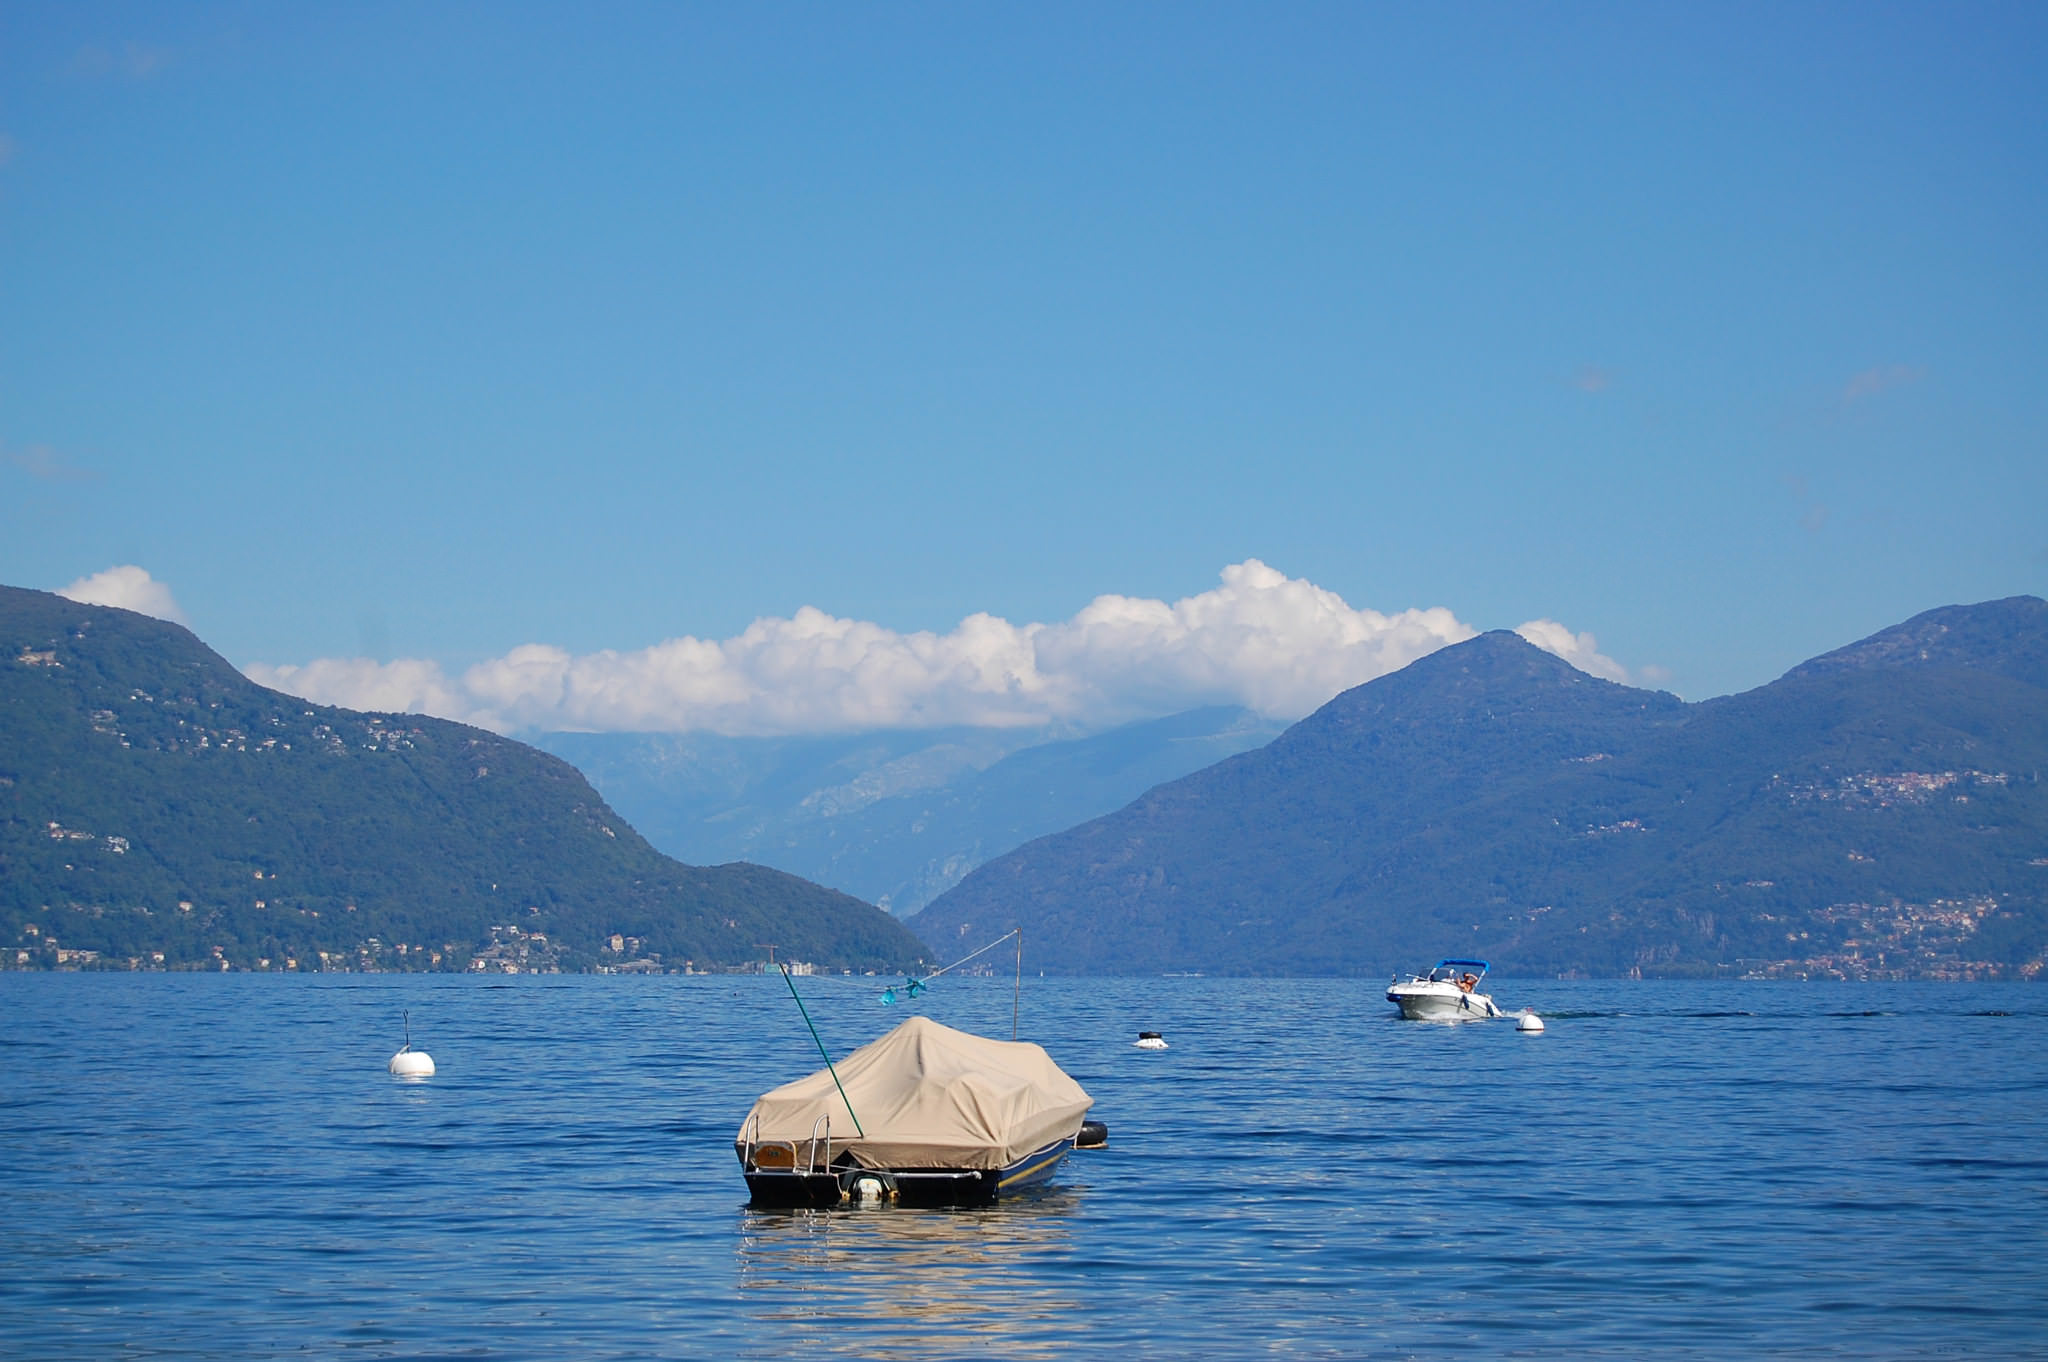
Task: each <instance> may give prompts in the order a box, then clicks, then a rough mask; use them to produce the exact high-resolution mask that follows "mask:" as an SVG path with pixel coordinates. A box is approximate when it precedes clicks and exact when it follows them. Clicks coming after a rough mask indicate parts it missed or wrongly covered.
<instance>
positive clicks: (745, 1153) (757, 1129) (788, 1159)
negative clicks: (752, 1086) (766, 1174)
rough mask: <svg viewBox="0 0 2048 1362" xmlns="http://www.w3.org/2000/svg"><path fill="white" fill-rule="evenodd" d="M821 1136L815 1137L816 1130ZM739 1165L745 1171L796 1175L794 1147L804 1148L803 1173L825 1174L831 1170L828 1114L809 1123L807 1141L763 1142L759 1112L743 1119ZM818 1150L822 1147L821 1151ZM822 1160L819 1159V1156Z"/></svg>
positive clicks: (830, 1131) (830, 1125)
mask: <svg viewBox="0 0 2048 1362" xmlns="http://www.w3.org/2000/svg"><path fill="white" fill-rule="evenodd" d="M821 1129H822V1130H823V1132H824V1134H823V1135H822V1136H821V1135H820V1134H819V1131H820V1130H821ZM740 1144H741V1150H740V1162H741V1163H742V1164H743V1165H744V1166H745V1167H747V1168H750V1169H753V1168H765V1169H770V1170H773V1171H776V1172H780V1171H783V1170H785V1169H786V1170H788V1171H789V1172H792V1173H794V1172H796V1171H797V1166H796V1156H797V1147H798V1146H799V1145H802V1146H804V1147H805V1151H806V1157H805V1159H804V1167H803V1171H804V1172H805V1173H807V1174H811V1173H829V1172H831V1171H832V1117H831V1114H830V1113H826V1114H823V1115H820V1116H819V1117H818V1119H817V1120H815V1121H813V1122H811V1138H810V1139H808V1140H764V1139H762V1138H761V1115H760V1113H759V1112H756V1113H754V1115H752V1116H750V1117H748V1118H747V1125H746V1129H744V1130H742V1131H741V1132H740ZM821 1147H822V1148H821ZM821 1153H822V1154H823V1157H822V1158H821V1157H820V1154H821Z"/></svg>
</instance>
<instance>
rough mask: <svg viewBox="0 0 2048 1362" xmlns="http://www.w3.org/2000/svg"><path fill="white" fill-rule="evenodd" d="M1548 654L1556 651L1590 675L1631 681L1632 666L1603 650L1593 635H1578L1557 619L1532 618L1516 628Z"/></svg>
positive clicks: (1517, 631) (1623, 682)
mask: <svg viewBox="0 0 2048 1362" xmlns="http://www.w3.org/2000/svg"><path fill="white" fill-rule="evenodd" d="M1515 632H1516V633H1518V634H1520V635H1521V636H1522V637H1523V638H1524V639H1526V640H1528V641H1529V642H1530V643H1533V644H1535V645H1536V646H1537V647H1539V648H1541V649H1542V650H1543V651H1544V652H1546V653H1555V654H1557V655H1558V656H1559V657H1561V658H1563V659H1564V660H1565V661H1567V662H1569V663H1571V664H1572V665H1573V666H1574V667H1577V668H1578V669H1579V670H1580V671H1582V672H1585V673H1586V674H1587V675H1589V676H1599V677H1605V678H1606V679H1607V680H1609V681H1619V682H1621V683H1622V684H1624V685H1626V684H1627V683H1628V668H1626V667H1624V666H1622V665H1621V664H1620V663H1619V662H1616V661H1615V660H1614V659H1613V658H1611V657H1608V656H1606V655H1604V654H1603V653H1601V651H1600V643H1599V640H1597V639H1595V638H1594V637H1593V636H1592V635H1591V634H1575V633H1573V632H1572V631H1571V630H1569V629H1567V628H1565V627H1564V626H1563V625H1562V624H1559V623H1558V622H1557V621H1556V620H1530V621H1529V622H1528V623H1527V624H1524V625H1522V626H1521V627H1519V628H1518V629H1516V630H1515Z"/></svg>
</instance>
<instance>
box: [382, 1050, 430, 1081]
mask: <svg viewBox="0 0 2048 1362" xmlns="http://www.w3.org/2000/svg"><path fill="white" fill-rule="evenodd" d="M391 1073H392V1075H393V1076H394V1077H397V1078H432V1077H433V1076H434V1057H433V1056H432V1055H429V1054H424V1053H422V1052H421V1051H418V1050H414V1049H410V1048H407V1049H404V1050H400V1051H399V1052H398V1053H397V1054H395V1055H393V1056H392V1057H391Z"/></svg>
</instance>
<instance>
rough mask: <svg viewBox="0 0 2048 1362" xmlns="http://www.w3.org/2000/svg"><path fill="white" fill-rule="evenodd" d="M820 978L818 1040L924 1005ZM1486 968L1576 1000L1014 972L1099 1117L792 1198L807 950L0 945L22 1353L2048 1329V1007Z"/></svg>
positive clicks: (1564, 1345) (1405, 1350)
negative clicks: (430, 968) (581, 970)
mask: <svg viewBox="0 0 2048 1362" xmlns="http://www.w3.org/2000/svg"><path fill="white" fill-rule="evenodd" d="M799 983H800V986H801V987H802V988H803V990H804V994H805V999H806V1002H807V1003H809V1005H810V1007H811V1011H812V1014H813V1015H814V1016H815V1017H816V1019H817V1021H818V1024H819V1028H820V1030H821V1031H822V1033H823V1034H824V1037H825V1039H826V1041H827V1043H828V1044H830V1045H831V1046H832V1047H833V1050H834V1053H835V1055H838V1054H843V1053H845V1052H846V1051H847V1050H849V1049H851V1048H852V1047H853V1046H855V1045H857V1044H859V1043H861V1042H863V1041H865V1040H868V1039H870V1038H872V1037H873V1036H874V1035H876V1034H878V1033H879V1032H880V1031H881V1030H883V1029H885V1028H886V1027H887V1026H888V1025H890V1024H892V1023H893V1022H894V1021H896V1020H898V1019H899V1018H900V1016H901V1015H902V1009H901V1007H900V1005H899V1006H898V1007H896V1008H885V1007H883V1006H881V1005H880V1004H879V1002H878V994H879V987H878V986H875V984H874V981H864V982H862V983H859V984H856V983H853V982H851V981H834V980H822V979H821V980H806V981H799ZM1496 996H1497V997H1498V998H1499V999H1500V1000H1501V1002H1502V1003H1503V1004H1505V1005H1509V1006H1521V1005H1533V1006H1535V1007H1536V1008H1537V1009H1538V1010H1539V1011H1541V1012H1543V1013H1544V1014H1545V1016H1546V1017H1547V1019H1548V1021H1549V1029H1548V1030H1547V1032H1546V1033H1544V1034H1543V1035H1540V1036H1525V1035H1518V1034H1517V1033H1516V1032H1515V1030H1514V1029H1513V1027H1512V1025H1511V1024H1508V1023H1499V1022H1496V1023H1482V1024H1472V1025H1467V1026H1462V1027H1447V1026H1430V1025H1421V1024H1413V1023H1404V1022H1399V1021H1396V1020H1392V1019H1391V1016H1390V1014H1391V1012H1392V1009H1391V1008H1390V1007H1389V1006H1388V1005H1387V1004H1386V1003H1385V1002H1384V1001H1382V999H1381V996H1380V988H1379V987H1378V986H1376V985H1374V984H1372V983H1367V982H1357V981H1328V980H1300V981H1286V982H1246V981H1234V980H1221V979H1151V980H1117V981H1107V982H1105V981H1081V980H1057V981H1055V980H1029V981H1027V982H1026V985H1025V989H1024V993H1023V1034H1024V1035H1025V1037H1026V1038H1027V1039H1035V1040H1038V1041H1039V1042H1041V1043H1042V1044H1044V1045H1045V1046H1046V1047H1047V1048H1048V1049H1049V1050H1050V1051H1051V1052H1052V1054H1053V1056H1054V1058H1056V1059H1057V1060H1059V1061H1060V1063H1061V1064H1062V1065H1064V1066H1065V1067H1066V1069H1067V1070H1068V1071H1069V1072H1070V1073H1072V1074H1073V1075H1074V1076H1075V1077H1076V1078H1078V1079H1079V1080H1080V1081H1081V1083H1082V1085H1083V1086H1084V1087H1086V1088H1087V1089H1088V1091H1089V1092H1090V1093H1091V1094H1093V1095H1094V1097H1095V1099H1096V1108H1095V1111H1096V1115H1097V1116H1099V1117H1100V1118H1101V1119H1103V1120H1105V1121H1106V1122H1107V1123H1108V1124H1109V1127H1110V1146H1109V1148H1108V1149H1105V1150H1102V1151H1098V1152H1095V1153H1085V1154H1080V1155H1076V1156H1075V1157H1074V1158H1073V1159H1071V1160H1069V1162H1068V1164H1067V1171H1066V1173H1065V1176H1064V1179H1063V1182H1062V1183H1061V1185H1060V1186H1059V1187H1057V1188H1055V1189H1053V1190H1051V1191H1049V1192H1047V1193H1045V1194H1042V1195H1040V1196H1038V1197H1036V1198H1035V1199H1030V1200H1024V1201H1019V1202H1015V1203H1005V1204H1003V1205H1001V1206H999V1207H996V1208H993V1209H988V1210H979V1211H959V1212H936V1211H905V1210H897V1209H889V1210H862V1211H844V1212H824V1213H809V1212H798V1213H791V1212H755V1211H750V1210H748V1209H747V1208H746V1205H745V1186H744V1184H743V1183H742V1182H741V1180H740V1178H739V1174H738V1171H737V1167H736V1165H735V1163H734V1161H733V1157H732V1152H731V1140H732V1136H733V1132H734V1130H735V1128H736V1127H737V1126H738V1124H739V1121H740V1118H741V1117H742V1116H743V1115H744V1114H745V1111H746V1109H747V1106H748V1104H749V1103H750V1102H751V1100H752V1099H753V1097H754V1096H755V1094H756V1093H758V1092H760V1091H761V1090H763V1089H765V1088H768V1087H770V1086H773V1085H774V1084H777V1083H780V1082H783V1081H785V1080H788V1079H790V1078H794V1077H798V1076H800V1075H801V1074H804V1073H807V1072H810V1071H811V1070H813V1069H815V1068H816V1067H817V1055H816V1051H815V1049H813V1048H812V1047H811V1041H810V1037H809V1034H808V1033H807V1032H806V1031H805V1029H804V1026H803V1021H802V1018H801V1017H800V1016H799V1015H798V1014H797V1011H796V1008H795V1006H794V1004H793V1003H792V1002H791V1000H790V998H789V995H788V992H787V991H786V990H785V989H784V987H783V984H782V981H781V980H780V979H779V978H778V977H772V976H771V977H764V978H742V977H713V978H701V977H700V978H582V977H578V978H517V979H510V978H508V979H502V980H486V979H482V978H445V977H417V976H416V977H404V976H348V977H334V976H327V977H292V976H256V977H251V976H240V977H236V976H224V977H210V978H209V977H196V976H163V975H158V976H136V975H125V976H124V975H106V976H95V975H64V976H51V975H35V974H18V973H17V974H5V975H0V1065H4V1070H0V1072H4V1074H5V1077H4V1079H0V1356H4V1357H8V1358H24V1359H27V1358H45V1357H48V1358H88V1357H90V1358H102V1357H194V1358H198V1357H206V1358H215V1357H219V1358H253V1357H273V1356H290V1357H307V1356H322V1355H328V1356H333V1355H348V1356H362V1357H383V1356H406V1357H415V1356H439V1357H478V1358H484V1357H489V1358H514V1357H535V1356H539V1357H579V1358H582V1357H594V1358H602V1357H619V1358H628V1357H631V1358H640V1357H701V1356H714V1355H715V1356H725V1357H739V1358H754V1357H777V1358H781V1357H799V1356H821V1357H822V1356H832V1355H843V1356H857V1357H888V1358H895V1359H923V1358H952V1357H961V1356H998V1357H1018V1358H1031V1357H1058V1356H1107V1355H1111V1354H1115V1355H1120V1356H1124V1357H1171V1356H1184V1355H1188V1354H1191V1353H1199V1354H1205V1355H1216V1356H1273V1357H1361V1356H1370V1357H1434V1356H1439V1355H1442V1354H1445V1353H1447V1352H1452V1351H1456V1352H1459V1353H1461V1354H1463V1355H1464V1356H1467V1357H1473V1358H1481V1357H1514V1356H1544V1357H1561V1356H1587V1355H1593V1356H1602V1355H1605V1356H1626V1357H1642V1356H1650V1355H1660V1356H1681V1357H1683V1356H1699V1357H1742V1356H1789V1355H1792V1354H1801V1355H1812V1356H1823V1357H1827V1356H1855V1357H1863V1356H1880V1357H1882V1356H1927V1355H1958V1354H1961V1355H1972V1354H1984V1355H1992V1354H1996V1355H2002V1356H2006V1357H2030V1356H2048V1324H2044V1319H2048V1047H2044V1041H2048V992H2044V991H2043V990H2041V989H2039V988H2037V987H2029V986H2019V985H1936V984H1882V985H1858V984H1805V985H1801V984H1725V983H1724V984H1660V983H1598V984H1595V983H1555V982H1537V981H1531V982H1526V983H1513V982H1501V983H1499V984H1498V986H1497V988H1496ZM919 1006H920V1007H921V1008H923V1009H924V1010H926V1011H928V1012H929V1013H930V1014H931V1015H932V1016H934V1017H936V1018H938V1019H939V1020H941V1021H944V1022H947V1023H949V1024H951V1025H955V1026H961V1027H964V1028H965V1029H968V1030H974V1031H979V1032H981V1033H983V1034H987V1035H995V1036H1000V1037H1007V1036H1008V1034H1009V1032H1010V1025H1011V1007H1012V989H1011V985H1010V982H1009V981H1007V980H1004V981H991V980H974V979H963V980H956V979H952V978H947V979H944V980H941V981H938V982H937V983H936V984H935V986H934V988H933V991H932V992H931V993H930V994H928V995H927V996H926V997H925V998H924V999H922V1000H921V1001H920V1003H919ZM401 1009H410V1011H411V1014H412V1028H413V1036H414V1039H415V1041H416V1042H417V1043H418V1045H419V1048H421V1049H424V1050H427V1051H429V1052H431V1053H432V1054H433V1056H434V1059H435V1062H436V1064H437V1065H438V1067H439V1073H438V1074H437V1076H436V1077H435V1078H433V1079H432V1080H430V1081H427V1082H423V1083H404V1082H399V1081H395V1080H393V1079H392V1078H390V1077H389V1076H388V1075H387V1074H386V1073H385V1061H386V1060H387V1059H388V1058H389V1056H390V1054H391V1052H392V1051H393V1050H395V1049H396V1048H397V1043H398V1040H399V1013H400V1010H401ZM1141 1028H1144V1029H1153V1030H1160V1031H1164V1032H1165V1033H1166V1035H1167V1038H1168V1040H1169V1041H1170V1042H1171V1044H1172V1047H1173V1048H1172V1049H1170V1050H1168V1051H1166V1052H1164V1053H1148V1052H1145V1051H1140V1050H1137V1049H1134V1048H1133V1047H1132V1045H1131V1041H1132V1040H1133V1039H1134V1038H1135V1037H1136V1034H1137V1032H1138V1031H1139V1029H1141Z"/></svg>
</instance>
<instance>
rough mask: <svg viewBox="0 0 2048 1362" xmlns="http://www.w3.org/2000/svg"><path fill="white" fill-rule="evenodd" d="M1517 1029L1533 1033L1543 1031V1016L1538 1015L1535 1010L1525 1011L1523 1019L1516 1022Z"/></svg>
mask: <svg viewBox="0 0 2048 1362" xmlns="http://www.w3.org/2000/svg"><path fill="white" fill-rule="evenodd" d="M1515 1029H1516V1030H1517V1031H1528V1032H1531V1033H1532V1034H1533V1033H1534V1032H1537V1031H1541V1030H1542V1029H1543V1018H1541V1017H1539V1016H1537V1015H1536V1014H1535V1013H1534V1012H1524V1013H1523V1014H1522V1016H1521V1020H1519V1021H1517V1022H1516V1023H1515Z"/></svg>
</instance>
